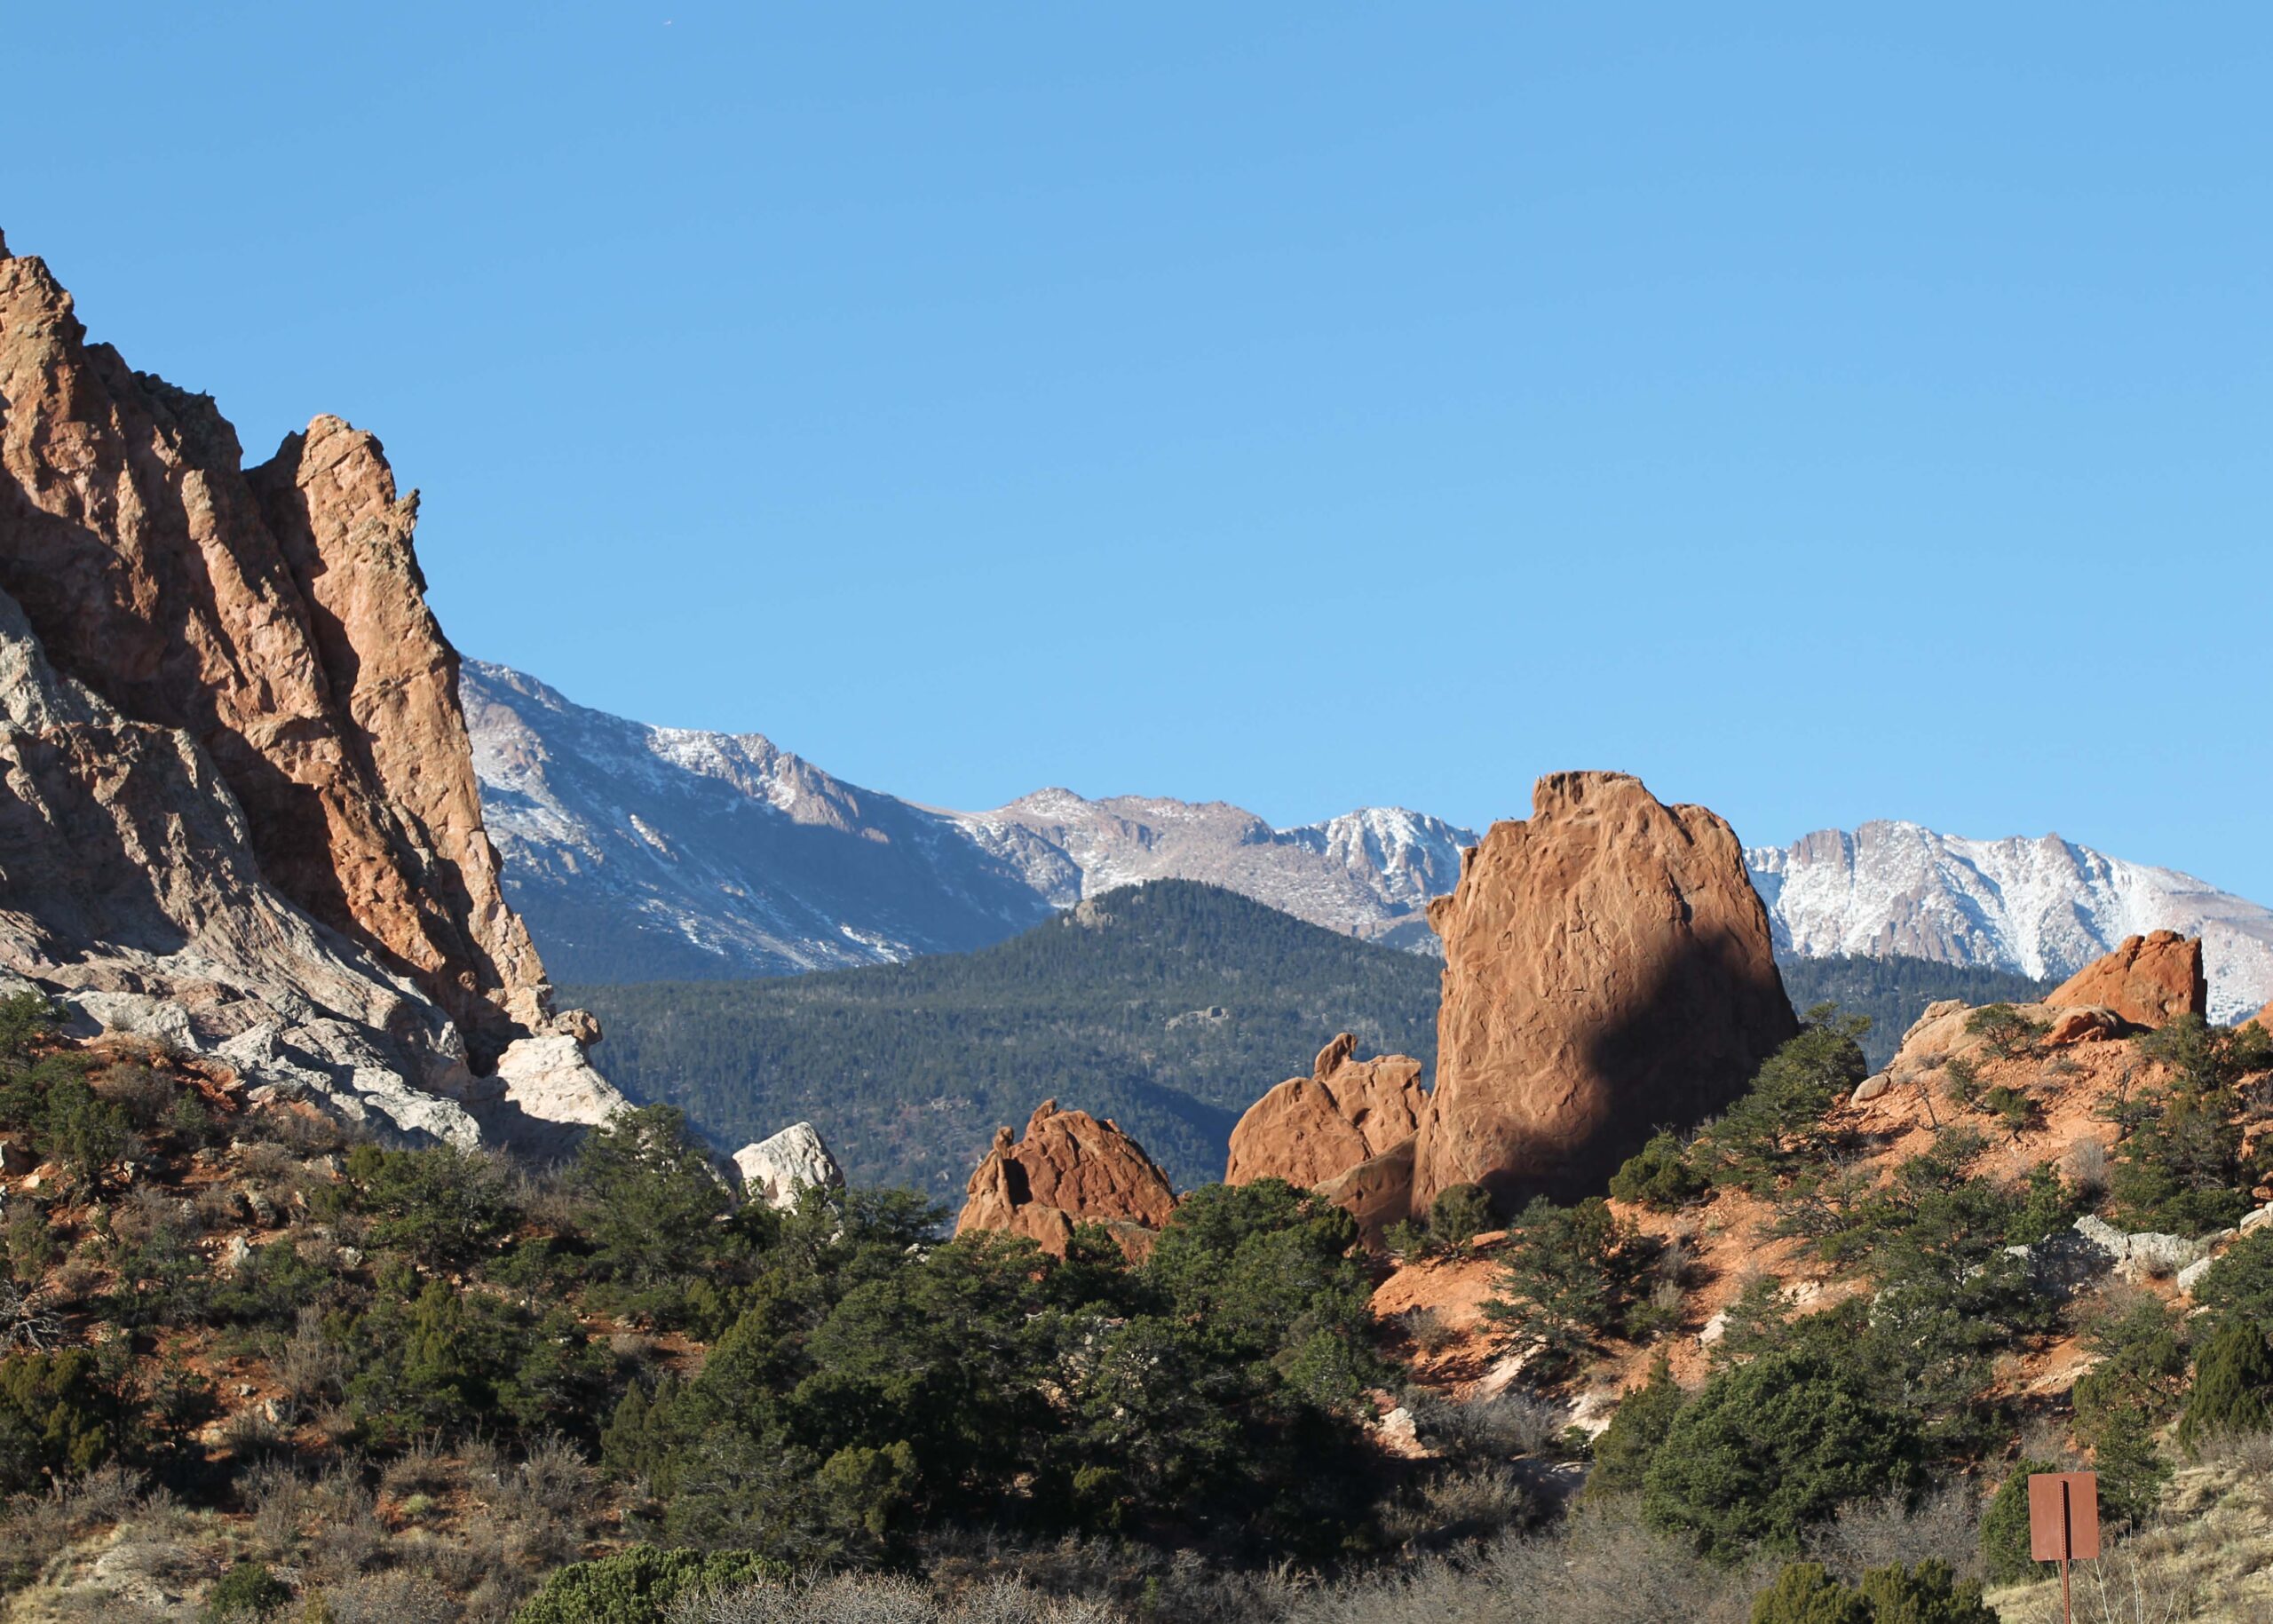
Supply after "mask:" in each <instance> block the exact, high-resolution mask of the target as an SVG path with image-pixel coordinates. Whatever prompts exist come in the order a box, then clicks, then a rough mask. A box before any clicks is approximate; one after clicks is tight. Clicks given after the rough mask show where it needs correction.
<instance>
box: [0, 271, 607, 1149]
mask: <svg viewBox="0 0 2273 1624" xmlns="http://www.w3.org/2000/svg"><path fill="white" fill-rule="evenodd" d="M415 512H416V496H415V495H414V496H411V497H408V498H399V497H398V496H397V495H396V492H395V488H394V481H393V476H392V473H391V472H390V471H389V470H388V468H387V465H386V462H385V460H384V457H383V456H382V455H381V454H380V450H379V445H378V442H377V441H376V440H374V439H372V438H371V437H370V436H369V435H368V434H363V433H359V432H356V431H354V430H352V429H351V428H349V427H348V426H347V425H346V424H344V423H342V422H340V421H339V420H338V419H337V418H334V417H319V418H317V419H316V420H315V422H314V423H313V424H311V425H310V426H309V428H308V430H307V432H305V433H304V434H295V435H292V436H289V438H287V439H286V440H285V441H284V444H283V446H282V448H281V449H280V450H279V451H278V453H277V455H276V456H275V457H273V459H271V460H270V461H269V462H267V463H263V464H261V465H260V466H258V467H257V468H253V469H250V470H246V469H244V468H243V467H242V453H241V452H240V450H239V448H238V445H237V440H236V435H235V432H234V430H232V429H231V428H230V426H229V424H227V423H226V421H225V420H224V419H223V418H222V417H221V416H220V414H219V413H218V411H217V410H216V409H215V408H214V406H213V403H212V402H211V401H210V400H208V399H206V398H205V397H203V396H200V395H192V394H189V393H187V392H184V391H182V390H179V389H176V388H174V387H173V386H172V385H170V384H166V383H164V382H163V381H162V380H160V379H158V378H155V377H153V376H149V375H147V374H145V373H137V372H134V371H132V370H131V369H130V368H128V367H127V366H126V364H125V363H124V362H123V360H120V358H119V356H118V354H117V353H116V352H115V351H114V350H112V349H111V348H110V347H109V346H108V345H90V344H88V343H87V342H86V339H85V332H84V329H83V328H82V327H81V326H80V324H79V322H78V321H77V319H76V318H75V316H74V314H73V313H72V304H71V298H70V296H69V295H68V294H67V293H66V292H65V291H64V290H63V289H61V288H60V287H59V285H58V284H57V283H56V281H55V280H54V278H53V277H52V276H51V275H50V274H49V272H48V269H47V267H46V265H44V264H43V263H42V262H41V261H39V260H38V259H36V258H31V257H11V256H10V255H9V253H8V251H7V248H6V244H5V242H4V241H0V780H4V781H0V972H7V973H10V974H12V975H16V976H21V977H26V978H31V979H33V980H34V981H36V982H37V983H39V984H40V985H42V986H44V987H45V988H46V989H48V990H49V991H51V992H58V993H62V994H67V996H68V997H69V998H70V1000H71V1001H72V1002H73V1003H74V1004H75V1008H76V1009H77V1010H79V1011H80V1013H81V1014H82V1015H83V1016H86V1017H89V1018H94V1019H97V1020H99V1021H100V1022H102V1023H103V1024H105V1025H110V1026H126V1027H129V1028H131V1029H135V1030H145V1031H149V1032H152V1033H154V1034H164V1035H166V1036H167V1037H169V1038H170V1039H172V1040H175V1041H181V1042H187V1043H189V1044H191V1045H192V1046H194V1047H198V1048H201V1049H205V1050H211V1051H212V1052H215V1053H218V1054H221V1055H223V1056H224V1057H225V1058H227V1059H229V1060H230V1062H231V1063H232V1064H234V1065H236V1066H239V1068H240V1069H241V1070H242V1071H244V1072H246V1073H249V1074H251V1075H252V1076H253V1077H254V1079H255V1080H256V1081H266V1082H273V1083H275V1084H277V1085H278V1086H280V1087H289V1088H290V1089H295V1090H297V1091H301V1092H305V1093H309V1094H312V1095H313V1096H315V1097H319V1098H321V1099H323V1100H325V1101H327V1102H329V1103H330V1104H331V1105H334V1106H335V1107H336V1108H337V1109H338V1110H339V1111H340V1112H341V1113H343V1114H346V1115H350V1116H364V1115H366V1114H368V1113H371V1112H376V1115H377V1116H378V1117H379V1118H381V1119H384V1121H382V1122H381V1123H380V1124H378V1125H381V1126H384V1125H385V1124H386V1123H392V1126H393V1127H394V1128H396V1129H400V1130H401V1131H403V1132H404V1133H407V1134H423V1135H428V1136H432V1137H444V1138H451V1139H455V1140H459V1141H462V1142H463V1141H467V1140H470V1139H471V1137H474V1135H475V1134H476V1131H477V1122H479V1124H480V1131H482V1132H485V1133H487V1134H488V1135H490V1137H497V1138H503V1139H509V1140H510V1139H514V1138H517V1137H520V1136H519V1134H518V1132H517V1129H521V1128H533V1129H539V1130H543V1129H545V1127H546V1125H548V1124H558V1123H560V1122H589V1121H594V1120H597V1119H598V1117H599V1116H602V1115H605V1114H606V1113H607V1112H609V1111H611V1110H614V1109H616V1108H619V1107H620V1106H621V1105H622V1103H623V1102H622V1097H621V1096H619V1095H617V1094H616V1093H615V1091H614V1089H610V1088H609V1087H608V1086H607V1085H606V1082H605V1081H603V1080H601V1079H600V1078H599V1077H598V1074H597V1073H594V1072H592V1070H591V1068H590V1066H589V1065H588V1064H587V1063H586V1062H585V1060H584V1058H583V1053H582V1044H583V1043H584V1042H590V1041H592V1040H593V1039H595V1038H596V1037H597V1035H598V1033H597V1029H596V1027H594V1026H592V1025H591V1024H590V1023H589V1021H586V1020H580V1019H577V1018H573V1017H555V1016H553V1015H552V1014H551V1013H550V1011H549V1010H548V1009H547V1007H546V1000H547V995H548V991H549V989H548V988H547V986H546V984H545V978H544V970H543V965H542V964H540V963H538V961H537V956H536V954H535V950H534V949H533V948H532V947H531V946H530V944H529V939H528V935H527V931H525V930H524V929H523V928H522V926H521V922H520V921H519V918H517V917H516V916H515V915H514V914H513V913H512V911H511V909H510V908H509V907H507V906H506V905H505V902H504V899H503V894H502V892H501V891H500V890H499V886H498V880H497V861H496V854H495V852H494V851H493V850H492V849H491V847H490V844H489V840H488V836H487V834H486V833H485V832H484V829H483V827H482V821H481V811H480V803H479V798H478V796H477V795H476V792H475V783H474V775H473V768H472V760H471V751H470V749H469V747H468V743H467V737H466V729H465V723H464V720H463V716H462V715H461V714H460V711H459V709H458V701H457V695H456V679H457V656H456V654H455V652H454V651H453V650H452V649H451V647H450V646H449V644H448V643H447V641H446V640H444V638H443V637H442V634H441V630H440V627H439V626H437V625H436V623H435V622H434V618H433V616H432V614H431V613H430V612H429V611H428V609H427V607H426V603H425V598H424V589H425V583H424V580H423V579H422V578H421V576H420V574H419V572H418V566H417V562H416V558H415V557H414V556H413V554H412V551H411V543H410V534H411V526H412V520H413V516H414V514H415Z"/></svg>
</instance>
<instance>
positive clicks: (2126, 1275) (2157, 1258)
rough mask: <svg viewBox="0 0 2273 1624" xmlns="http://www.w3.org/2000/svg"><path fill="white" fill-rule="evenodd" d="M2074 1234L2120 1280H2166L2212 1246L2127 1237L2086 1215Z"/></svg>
mask: <svg viewBox="0 0 2273 1624" xmlns="http://www.w3.org/2000/svg"><path fill="white" fill-rule="evenodd" d="M2075 1229H2076V1232H2077V1233H2078V1234H2079V1235H2081V1236H2083V1237H2084V1238H2085V1239H2086V1240H2088V1241H2090V1242H2091V1243H2092V1244H2093V1245H2094V1246H2095V1247H2097V1248H2099V1249H2100V1250H2102V1251H2103V1252H2105V1253H2106V1254H2107V1255H2108V1257H2109V1259H2110V1261H2111V1266H2112V1268H2113V1269H2114V1271H2115V1272H2116V1274H2117V1275H2118V1276H2119V1277H2120V1278H2121V1279H2126V1280H2131V1281H2134V1282H2136V1281H2140V1280H2150V1279H2155V1280H2161V1279H2170V1278H2171V1277H2172V1276H2174V1275H2175V1274H2177V1273H2178V1272H2179V1271H2181V1270H2182V1269H2184V1268H2185V1267H2186V1266H2187V1265H2188V1264H2192V1263H2195V1262H2197V1261H2198V1260H2200V1259H2201V1258H2203V1257H2206V1256H2208V1255H2209V1251H2210V1246H2211V1242H2210V1241H2209V1240H2194V1239H2191V1238H2190V1237H2188V1236H2184V1235H2166V1234H2162V1233H2159V1232H2156V1231H2153V1230H2144V1231H2141V1232H2137V1233H2130V1232H2126V1231H2123V1230H2119V1229H2118V1228H2116V1227H2115V1225H2113V1224H2110V1223H2108V1222H2107V1221H2106V1220H2104V1219H2103V1218H2095V1217H2093V1216H2091V1215H2089V1214H2088V1213H2087V1214H2086V1215H2085V1216H2082V1217H2080V1218H2079V1219H2077V1220H2076V1225H2075Z"/></svg>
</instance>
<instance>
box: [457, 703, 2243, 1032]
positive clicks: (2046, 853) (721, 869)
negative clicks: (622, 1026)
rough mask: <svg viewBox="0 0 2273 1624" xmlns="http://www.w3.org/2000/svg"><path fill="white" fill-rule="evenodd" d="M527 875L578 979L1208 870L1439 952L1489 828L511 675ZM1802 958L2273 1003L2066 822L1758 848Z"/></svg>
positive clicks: (825, 952)
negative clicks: (730, 722) (2112, 964)
mask: <svg viewBox="0 0 2273 1624" xmlns="http://www.w3.org/2000/svg"><path fill="white" fill-rule="evenodd" d="M460 686H461V689H462V692H463V698H464V701H465V709H466V720H467V722H468V724H469V725H471V731H472V734H473V755H474V767H475V771H476V772H478V774H479V778H480V780H481V794H482V805H483V811H484V813H485V815H486V817H487V821H488V825H489V831H490V834H491V836H492V837H493V838H495V841H496V843H497V846H498V850H499V852H501V853H502V855H503V858H504V866H505V886H506V891H507V894H508V896H509V897H510V898H511V901H512V903H513V905H514V906H515V907H517V908H519V910H520V912H521V914H522V915H523V916H524V917H525V918H526V919H527V921H528V923H529V927H530V929H531V931H534V932H535V936H536V939H537V945H538V947H540V948H541V949H542V950H543V954H544V955H545V959H546V962H547V963H548V964H549V965H550V967H551V970H552V972H553V973H554V974H555V975H557V976H558V977H560V978H562V979H563V980H571V981H574V980H644V979H650V978H677V977H685V978H709V977H719V976H745V975H782V974H790V973H794V972H796V971H799V970H828V969H835V968H839V967H844V966H851V965H855V964H876V963H887V962H890V961H892V960H897V959H905V958H909V957H912V956H914V955H916V954H922V953H951V952H959V951H962V950H966V949H969V948H972V947H984V946H986V944H988V943H990V942H996V941H1000V940H1002V939H1004V938H1005V937H1008V936H1011V935H1014V934H1015V933H1017V932H1018V931H1022V930H1024V929H1026V927H1027V926H1028V925H1031V924H1034V923H1039V922H1040V921H1041V920H1042V919H1044V918H1046V917H1047V916H1048V915H1049V914H1050V913H1051V911H1052V910H1054V909H1057V908H1062V907H1070V906H1071V905H1072V904H1073V903H1075V902H1078V901H1080V900H1081V899H1082V898H1084V897H1090V896H1095V895H1097V893H1098V892H1100V891H1109V890H1111V889H1113V887H1114V886H1116V885H1125V884H1128V883H1130V882H1131V881H1135V880H1157V879H1182V880H1205V881H1208V882H1210V883H1214V884H1217V885H1222V886H1224V887H1226V888H1228V889H1230V890H1232V891H1239V892H1241V893H1243V894H1245V895H1247V896H1249V897H1252V898H1254V899H1255V900H1256V901H1258V902H1263V903H1266V904H1268V905H1269V906H1270V907H1275V908H1279V909H1280V910H1281V911H1283V912H1285V913H1288V914H1292V915H1295V916H1296V917H1297V918H1300V919H1307V920H1309V921H1311V923H1314V924H1321V925H1325V926H1327V927H1328V928H1329V929H1332V930H1336V931H1346V932H1348V933H1350V935H1353V936H1359V937H1363V938H1366V939H1369V940H1374V941H1380V942H1385V943H1389V944H1391V945H1394V946H1397V947H1409V948H1413V949H1414V950H1416V951H1420V952H1424V953H1427V952H1434V951H1436V949H1437V939H1436V938H1435V936H1434V935H1433V934H1431V932H1430V930H1429V926H1428V921H1427V919H1426V916H1425V913H1426V908H1427V906H1428V902H1429V899H1430V898H1431V897H1437V896H1441V895H1443V894H1444V893H1445V892H1446V891H1450V890H1452V888H1453V885H1454V883H1457V882H1458V880H1459V878H1460V853H1461V847H1463V846H1469V845H1473V844H1476V840H1477V836H1476V835H1475V834H1474V833H1473V832H1471V831H1469V830H1468V829H1464V828H1456V827H1454V826H1453V825H1452V824H1449V823H1446V822H1445V821H1443V820H1441V819H1437V818H1431V817H1428V816H1425V815H1423V814H1422V813H1420V812H1406V811H1403V810H1400V809H1398V808H1394V807H1366V808H1364V809H1362V810H1360V811H1358V812H1349V813H1345V814H1344V815H1343V816H1342V817H1339V818H1333V819H1329V820H1327V821H1325V822H1323V823H1311V824H1304V825H1302V826H1300V827H1298V828H1272V827H1271V825H1270V824H1269V823H1267V822H1265V821H1264V820H1263V819H1261V818H1258V817H1256V816H1255V814H1254V813H1253V812H1246V811H1243V810H1242V809H1240V808H1239V807H1237V806H1231V805H1227V804H1224V803H1223V802H1220V801H1210V802H1206V803H1200V804H1195V803H1192V802H1188V801H1175V800H1167V799H1161V798H1155V797H1148V796H1111V797H1108V798H1106V799H1104V800H1095V801H1092V800H1089V799H1086V798H1084V797H1083V796H1078V795H1076V794H1074V793H1073V791H1072V790H1070V789H1043V790H1039V791H1037V792H1035V793H1034V794H1033V795H1030V796H1025V797H1024V798H1023V799H1020V800H1017V801H1013V802H1011V803H1010V804H1009V805H1007V806H1002V807H997V808H996V809H995V810H994V811H993V812H946V811H941V810H939V809H938V808H935V807H927V806H922V805H918V804H915V803H913V802H910V801H904V800H900V799H899V798H898V797H896V796H889V795H883V794H880V793H878V792H876V791H875V790H871V789H862V788H859V787H858V786H856V785H852V784H848V783H846V782H844V780H842V779H839V778H836V777H833V776H831V775H830V774H829V773H828V772H823V771H822V770H821V769H820V768H819V767H816V766H814V765H813V764H812V763H811V762H809V761H805V760H804V759H803V758H801V757H796V756H793V755H791V754H790V753H789V752H788V751H787V750H783V749H777V748H776V747H775V746H774V745H773V744H772V742H771V741H768V740H767V739H765V738H764V736H762V735H760V734H757V733H701V732H695V731H692V730H689V729H685V728H675V727H651V726H648V725H645V724H644V723H639V722H630V721H625V720H624V719H622V717H612V716H608V715H606V714H604V713H602V712H600V711H597V710H590V709H585V708H584V707H582V706H581V705H574V704H571V703H570V702H569V701H567V700H566V699H564V698H563V697H561V695H560V694H559V693H557V692H555V691H554V690H553V689H551V688H549V687H547V686H546V685H544V684H543V683H541V682H539V681H537V680H536V679H535V678H534V677H525V676H523V675H521V674H520V673H519V672H518V671H512V670H509V669H506V668H505V667H503V666H497V665H485V664H482V663H480V662H479V661H467V662H466V665H465V669H464V671H463V676H462V678H461V684H460ZM1746 862H1747V864H1748V865H1749V866H1750V867H1751V870H1752V877H1753V883H1754V885H1755V886H1757V887H1758V888H1759V891H1760V894H1761V896H1762V898H1763V899H1765V900H1766V902H1767V904H1768V911H1769V914H1770V918H1771V919H1772V921H1773V923H1774V926H1775V931H1776V943H1777V947H1778V951H1779V952H1781V953H1784V954H1786V955H1792V956H1796V957H1801V958H1821V957H1826V956H1829V955H1834V954H1856V955H1866V956H1867V955H1887V954H1901V955H1911V956H1913V957H1918V958H1926V959H1938V960H1941V961H1944V962H1945V963H1957V964H1979V965H1985V966H1989V967H1992V968H1995V969H2000V970H2016V971H2019V972H2021V973H2023V974H2025V975H2031V976H2053V977H2064V976H2066V975H2068V974H2070V973H2071V972H2072V971H2074V970H2079V969H2081V968H2082V967H2083V966H2084V965H2085V964H2087V963H2090V962H2091V961H2092V960H2093V959H2095V958H2096V957H2098V956H2099V955H2101V954H2103V953H2105V952H2106V951H2108V949H2110V948H2111V947H2114V946H2115V945H2116V944H2117V943H2119V942H2120V941H2121V940H2122V939H2124V938H2125V937H2126V936H2128V935H2132V934H2134V933H2135V932H2139V931H2154V930H2174V931H2184V932H2186V933H2187V934H2189V935H2198V936H2200V937H2202V938H2203V952H2204V957H2205V959H2206V963H2207V965H2208V969H2209V975H2210V1002H2211V1012H2212V1014H2213V1016H2214V1017H2215V1018H2218V1019H2221V1020H2235V1019H2238V1018H2242V1017H2244V1016H2246V1015H2249V1014H2251V1013H2253V1012H2254V1011H2255V1010H2257V1009H2258V1008H2259V1007H2260V1006H2261V1005H2262V1004H2264V1003H2265V1002H2266V1001H2267V1000H2268V999H2269V998H2273V909H2267V908H2264V907H2259V906H2258V905H2257V904H2256V903H2253V902H2248V901H2245V900H2244V899H2241V898H2239V897H2237V896H2233V895H2231V894H2229V893H2228V892H2225V891H2219V890H2217V889H2216V888H2215V887H2214V886H2212V885H2209V884H2206V883H2204V882H2203V881H2200V880H2198V879H2195V878H2193V877H2192V876H2191V875H2184V874H2180V873H2178V872H2176V871H2175V870H2173V869H2169V868H2154V867H2147V866H2146V865H2144V864H2140V863H2131V862H2126V861H2123V860H2120V859H2119V858H2111V857H2107V856H2104V855H2103V854H2102V853H2100V852H2095V851H2092V850H2091V849H2090V848H2089V847H2087V846H2079V845H2076V844H2072V843H2071V842H2069V841H2064V840H2063V839H2061V838H2060V837H2059V836H2056V835H2047V836H2043V837H2042V838H2041V839H2021V838H2016V839H2010V840H1967V839H1963V838H1960V837H1959V836H1952V835H1938V834H1936V833H1935V832H1934V831H1933V830H1931V829H1928V828H1921V827H1920V826H1919V825H1917V824H1914V823H1866V824H1865V825H1863V826H1862V827H1861V828H1858V829H1856V830H1855V831H1854V832H1852V833H1851V834H1849V833H1846V832H1843V831H1841V830H1838V829H1825V830H1821V831H1819V832H1818V833H1816V834H1813V835H1809V836H1804V837H1803V838H1802V839H1800V840H1797V841H1795V842H1794V843H1793V844H1790V845H1788V846H1755V847H1753V848H1751V849H1750V850H1748V851H1747V852H1746Z"/></svg>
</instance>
